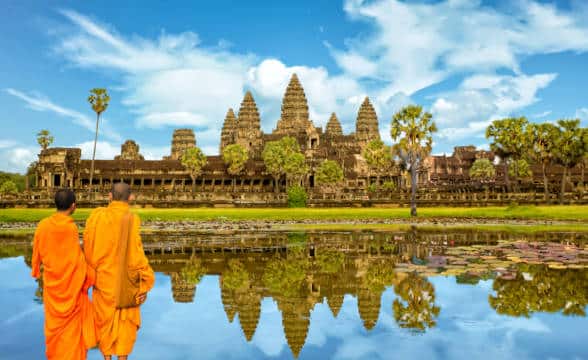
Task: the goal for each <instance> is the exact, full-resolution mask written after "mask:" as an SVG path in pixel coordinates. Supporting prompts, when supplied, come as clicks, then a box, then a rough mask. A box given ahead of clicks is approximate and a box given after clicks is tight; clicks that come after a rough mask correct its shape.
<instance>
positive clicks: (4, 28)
mask: <svg viewBox="0 0 588 360" xmlns="http://www.w3.org/2000/svg"><path fill="white" fill-rule="evenodd" d="M0 32H1V33H2V34H3V36H2V37H0V107H1V108H2V109H3V115H2V117H1V119H2V120H0V121H1V122H2V130H3V131H2V132H1V133H0V170H9V171H23V170H24V169H25V168H26V165H27V164H28V163H29V162H30V161H32V160H34V159H35V158H36V154H37V153H38V146H37V145H36V142H35V133H36V132H37V131H39V130H40V129H45V128H46V129H49V130H50V131H51V132H52V133H53V134H54V136H55V139H56V140H55V144H54V145H55V146H78V147H81V148H82V151H83V156H84V157H88V156H90V149H91V143H92V140H93V130H92V128H93V126H94V114H93V113H92V111H91V109H90V108H89V105H88V104H87V102H86V98H87V95H88V91H89V89H91V88H93V87H106V88H108V89H109V91H110V93H111V97H112V102H111V106H110V107H109V108H108V110H107V111H106V112H105V114H104V122H102V123H101V127H100V129H101V134H100V138H99V146H98V157H100V158H112V157H113V156H114V155H116V154H117V153H118V152H119V151H120V144H121V143H122V142H123V141H124V140H125V139H134V140H136V141H138V143H139V144H140V145H141V152H142V153H143V154H144V155H145V156H146V158H149V159H158V158H161V156H163V155H166V154H168V153H169V143H170V140H171V134H172V132H173V129H174V128H178V127H190V128H193V129H194V130H195V131H196V137H197V142H198V145H199V146H200V147H202V148H203V149H204V151H205V152H206V153H208V154H215V153H217V151H218V150H217V149H218V141H219V133H220V129H221V127H222V121H223V119H224V115H225V113H226V111H227V109H228V108H229V107H233V108H234V109H235V110H237V109H238V107H239V103H240V101H241V99H242V97H243V95H244V93H245V91H247V90H251V91H252V92H253V94H254V97H255V99H256V101H257V104H258V107H259V109H260V112H261V115H262V127H263V129H264V131H265V132H270V131H271V130H272V129H273V128H274V127H275V124H276V121H277V120H278V118H279V111H280V102H281V98H282V96H283V93H284V90H285V87H286V85H287V82H288V79H289V77H290V75H291V74H292V73H293V72H296V73H297V74H298V76H299V77H300V79H301V81H302V84H303V86H304V88H305V90H306V95H307V98H308V101H309V106H310V110H311V112H310V113H311V119H312V120H313V121H314V123H315V125H317V126H324V124H325V123H326V121H327V120H328V117H329V115H330V113H331V112H333V111H335V112H336V113H337V115H338V117H339V119H340V120H341V122H342V124H343V128H344V131H346V132H351V131H353V129H354V123H355V116H356V113H357V110H358V107H359V104H360V103H361V101H362V100H363V97H364V96H366V95H367V96H370V98H371V99H372V102H373V103H374V105H375V107H376V111H377V113H378V116H379V120H380V130H381V132H382V137H383V138H384V140H385V141H387V142H390V136H389V124H390V119H391V117H392V115H393V114H394V112H395V111H397V110H398V109H399V108H400V107H401V106H403V105H406V104H409V103H418V104H422V105H423V106H424V107H425V108H426V109H427V110H428V111H431V112H432V113H433V115H434V119H435V121H436V122H437V125H438V127H439V129H440V130H439V132H438V134H436V136H435V145H434V153H443V152H448V153H450V152H451V150H452V148H453V146H454V145H465V144H474V145H477V146H481V147H484V146H487V145H486V140H485V139H484V137H483V133H484V129H485V127H486V126H487V124H488V122H489V121H490V120H492V119H495V118H500V117H505V116H510V115H516V116H520V115H525V116H527V117H528V118H529V119H530V120H531V121H551V120H555V119H558V118H570V117H579V118H581V119H582V120H583V124H584V126H586V123H587V122H586V120H587V119H588V96H586V91H585V86H586V83H587V82H588V66H587V65H586V64H588V54H587V51H588V5H587V3H586V2H585V1H582V0H577V1H533V0H518V1H473V0H445V1H398V0H377V1H362V0H346V1H326V0H325V1H295V2H294V1H292V2H288V3H283V2H280V4H279V6H277V5H276V3H275V2H273V1H267V2H264V1H256V2H253V3H249V2H247V3H245V2H240V1H214V2H188V1H186V2H184V3H182V2H174V5H173V6H170V5H169V4H167V3H164V2H160V3H154V2H147V3H145V2H126V5H124V6H121V5H120V4H119V3H118V2H110V1H101V2H73V1H46V2H35V1H12V0H8V1H4V2H3V21H2V22H0Z"/></svg>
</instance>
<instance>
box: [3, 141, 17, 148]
mask: <svg viewBox="0 0 588 360" xmlns="http://www.w3.org/2000/svg"><path fill="white" fill-rule="evenodd" d="M16 144H17V143H16V141H13V140H4V139H0V149H6V148H9V147H13V146H15V145H16Z"/></svg>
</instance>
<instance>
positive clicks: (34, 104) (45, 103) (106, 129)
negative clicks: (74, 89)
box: [4, 88, 120, 140]
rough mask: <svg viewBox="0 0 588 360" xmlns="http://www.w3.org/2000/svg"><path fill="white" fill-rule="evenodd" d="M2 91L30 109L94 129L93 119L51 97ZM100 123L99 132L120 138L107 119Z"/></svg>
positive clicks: (8, 89) (36, 93)
mask: <svg viewBox="0 0 588 360" xmlns="http://www.w3.org/2000/svg"><path fill="white" fill-rule="evenodd" d="M4 91H5V92H6V93H7V94H9V95H12V96H15V97H17V98H19V99H21V100H22V101H24V102H25V104H26V105H27V107H28V108H30V109H31V110H35V111H41V112H50V113H53V114H55V115H58V116H61V117H65V118H69V119H71V120H72V121H73V123H74V124H76V125H78V126H81V127H83V128H85V129H86V130H89V131H91V132H94V131H95V130H96V122H95V120H93V119H90V117H89V116H87V115H85V114H82V113H80V112H78V111H76V110H73V109H69V108H66V107H63V106H60V105H58V104H56V103H54V102H53V101H51V99H49V98H48V97H46V96H44V95H42V94H40V93H38V92H33V93H29V94H27V93H24V92H22V91H19V90H16V89H12V88H7V89H4ZM101 123H102V126H101V131H100V132H101V134H103V135H104V136H106V137H108V138H110V139H113V140H120V135H119V134H118V133H116V132H115V131H113V130H112V128H111V127H110V126H109V124H108V120H106V119H104V118H102V119H101Z"/></svg>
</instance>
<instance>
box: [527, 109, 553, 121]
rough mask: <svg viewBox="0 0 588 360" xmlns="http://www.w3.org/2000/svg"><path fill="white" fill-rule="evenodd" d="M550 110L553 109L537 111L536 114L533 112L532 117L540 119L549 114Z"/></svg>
mask: <svg viewBox="0 0 588 360" xmlns="http://www.w3.org/2000/svg"><path fill="white" fill-rule="evenodd" d="M552 112H553V111H551V110H546V111H543V112H540V113H537V114H533V116H532V117H533V118H535V119H542V118H544V117H547V116H549V115H551V113H552Z"/></svg>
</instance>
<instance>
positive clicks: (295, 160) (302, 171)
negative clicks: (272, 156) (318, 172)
mask: <svg viewBox="0 0 588 360" xmlns="http://www.w3.org/2000/svg"><path fill="white" fill-rule="evenodd" d="M284 172H285V173H286V181H287V183H288V185H289V186H293V185H300V184H301V182H302V179H303V178H304V176H305V175H306V174H307V173H308V166H307V165H306V158H305V157H304V155H303V154H302V153H300V152H298V153H294V154H291V155H290V156H288V157H287V158H286V162H285V163H284Z"/></svg>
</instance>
